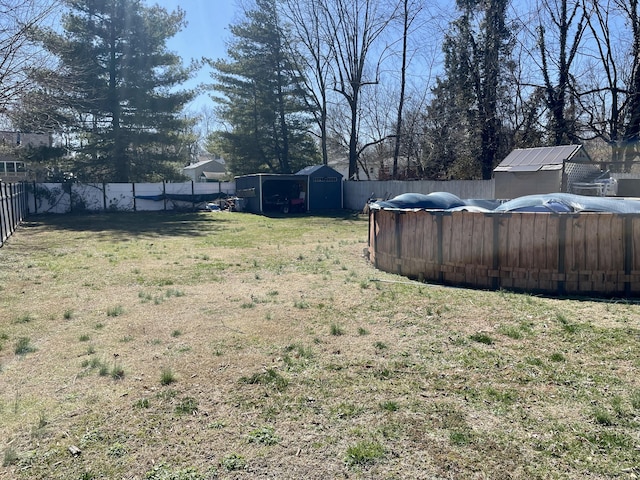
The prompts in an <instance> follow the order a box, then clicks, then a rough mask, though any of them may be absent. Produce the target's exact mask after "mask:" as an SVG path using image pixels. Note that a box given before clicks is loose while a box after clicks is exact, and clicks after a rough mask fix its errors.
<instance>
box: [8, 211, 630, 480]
mask: <svg viewBox="0 0 640 480" xmlns="http://www.w3.org/2000/svg"><path fill="white" fill-rule="evenodd" d="M366 247H367V219H366V218H365V217H362V216H360V217H358V216H350V215H346V216H343V217H338V216H334V217H310V216H298V217H291V218H268V217H262V216H254V215H249V214H241V213H228V212H223V213H195V214H105V215H91V216H47V217H31V218H30V219H29V221H28V222H27V223H26V224H25V225H24V226H22V227H21V228H20V229H19V230H18V231H17V233H16V234H15V235H14V236H13V237H12V238H11V239H10V240H9V242H8V243H7V244H6V245H5V246H4V247H3V248H2V249H0V455H1V456H2V465H1V466H0V478H3V479H4V478H6V479H85V480H87V479H121V478H122V479H155V480H161V479H163V480H169V479H173V480H182V479H184V480H186V479H191V480H193V479H214V478H220V479H236V478H246V479H248V478H273V479H298V478H299V479H328V478H350V479H353V478H363V479H364V478H367V479H469V478H474V479H527V480H530V479H549V478H557V479H565V478H566V479H581V478H590V479H600V478H602V479H603V478H638V477H639V476H640V428H639V426H640V376H639V375H638V368H639V367H640V306H639V305H636V304H634V303H630V302H626V301H597V300H574V299H569V300H567V299H555V298H545V297H538V296H532V295H521V294H513V293H508V292H502V291H500V292H484V291H473V290H466V289H457V288H450V287H442V286H433V285H426V284H419V283H417V282H412V281H410V280H407V279H405V278H403V277H399V276H394V275H391V274H387V273H383V272H379V271H376V270H375V269H374V268H373V267H372V266H371V265H370V264H369V263H368V262H367V260H366V259H365V258H364V256H363V250H364V249H365V248H366Z"/></svg>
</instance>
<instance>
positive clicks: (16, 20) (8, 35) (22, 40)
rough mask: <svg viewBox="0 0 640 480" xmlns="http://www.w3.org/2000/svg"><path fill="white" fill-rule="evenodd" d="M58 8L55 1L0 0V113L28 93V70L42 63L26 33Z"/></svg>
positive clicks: (43, 58)
mask: <svg viewBox="0 0 640 480" xmlns="http://www.w3.org/2000/svg"><path fill="white" fill-rule="evenodd" d="M59 6H60V2H59V1H38V0H0V112H2V113H4V112H7V110H9V109H11V107H12V106H13V105H14V103H15V102H16V100H17V99H18V98H19V97H20V96H21V95H22V93H23V92H25V91H26V90H27V89H28V87H29V86H30V81H29V78H28V75H29V71H30V69H31V67H33V66H34V65H41V64H42V62H44V61H45V60H46V57H45V56H44V54H43V52H42V50H41V49H40V48H36V47H35V46H34V45H33V43H32V42H31V36H30V33H31V31H32V30H33V29H34V28H35V27H37V26H39V25H41V24H42V23H43V22H45V21H46V20H47V19H48V18H51V16H52V15H53V14H54V13H55V12H56V11H57V9H58V8H59Z"/></svg>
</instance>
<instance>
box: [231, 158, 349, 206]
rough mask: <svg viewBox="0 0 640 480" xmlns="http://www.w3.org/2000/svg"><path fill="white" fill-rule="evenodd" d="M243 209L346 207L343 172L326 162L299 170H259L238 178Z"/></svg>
mask: <svg viewBox="0 0 640 480" xmlns="http://www.w3.org/2000/svg"><path fill="white" fill-rule="evenodd" d="M235 180H236V195H237V196H238V198H240V199H241V202H242V204H243V205H242V209H243V210H245V211H248V212H252V213H265V212H269V211H280V212H283V213H289V212H307V211H309V212H314V211H320V210H336V209H341V208H343V200H342V197H343V193H342V175H341V174H340V173H338V172H337V171H336V170H334V169H333V168H331V167H327V166H326V165H313V166H309V167H305V168H303V169H302V170H300V171H299V172H297V173H295V174H289V175H284V174H274V173H256V174H253V175H242V176H239V177H236V178H235Z"/></svg>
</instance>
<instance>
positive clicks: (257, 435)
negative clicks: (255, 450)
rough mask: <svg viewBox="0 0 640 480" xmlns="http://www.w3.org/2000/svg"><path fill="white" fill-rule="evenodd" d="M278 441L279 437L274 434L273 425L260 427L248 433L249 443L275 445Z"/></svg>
mask: <svg viewBox="0 0 640 480" xmlns="http://www.w3.org/2000/svg"><path fill="white" fill-rule="evenodd" d="M279 442H280V437H278V436H277V435H276V434H275V431H274V429H273V427H260V428H256V429H255V430H253V431H252V432H251V433H249V443H261V444H263V445H275V444H277V443H279Z"/></svg>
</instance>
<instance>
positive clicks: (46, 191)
mask: <svg viewBox="0 0 640 480" xmlns="http://www.w3.org/2000/svg"><path fill="white" fill-rule="evenodd" d="M234 194H235V183H233V182H221V183H201V182H184V183H166V182H161V183H33V184H29V188H28V202H27V206H28V211H29V213H32V214H37V213H71V212H105V211H114V212H115V211H119V212H135V211H164V210H197V209H201V208H204V207H205V206H206V204H207V203H209V202H215V201H216V200H219V199H221V198H225V197H227V196H233V195H234Z"/></svg>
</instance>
